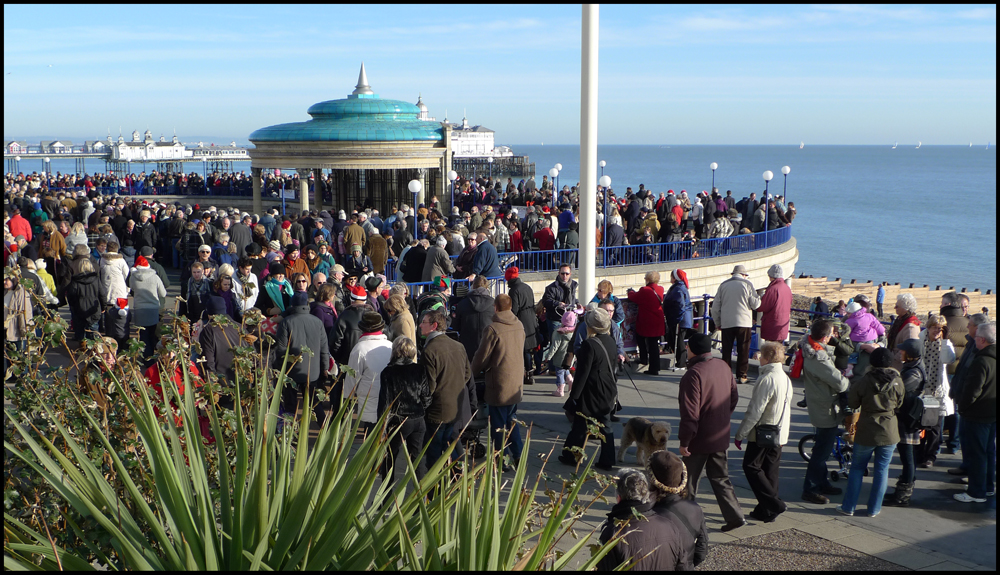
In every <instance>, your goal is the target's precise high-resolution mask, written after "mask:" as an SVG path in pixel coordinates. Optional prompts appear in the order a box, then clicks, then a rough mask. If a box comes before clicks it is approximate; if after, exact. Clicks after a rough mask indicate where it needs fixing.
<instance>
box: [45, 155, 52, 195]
mask: <svg viewBox="0 0 1000 575" xmlns="http://www.w3.org/2000/svg"><path fill="white" fill-rule="evenodd" d="M45 188H46V189H49V190H51V189H52V160H50V159H49V157H48V156H45Z"/></svg>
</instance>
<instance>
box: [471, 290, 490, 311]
mask: <svg viewBox="0 0 1000 575" xmlns="http://www.w3.org/2000/svg"><path fill="white" fill-rule="evenodd" d="M467 297H468V300H469V303H470V304H472V310H473V311H474V312H476V313H484V312H488V311H490V310H491V309H493V297H492V296H491V295H490V292H488V291H486V288H476V289H474V290H472V291H470V292H469V295H468V296H467Z"/></svg>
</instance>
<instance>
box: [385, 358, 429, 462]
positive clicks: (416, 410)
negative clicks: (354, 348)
mask: <svg viewBox="0 0 1000 575" xmlns="http://www.w3.org/2000/svg"><path fill="white" fill-rule="evenodd" d="M379 384H380V385H381V389H379V393H378V417H382V414H383V413H385V410H386V409H387V408H390V407H389V406H390V404H391V405H392V407H391V412H392V416H391V417H390V422H389V423H390V425H394V424H395V423H396V422H395V421H393V419H395V420H399V419H402V418H404V417H407V418H411V419H415V418H422V417H423V416H424V413H426V410H427V407H428V406H430V404H431V400H432V399H433V396H432V395H431V388H430V385H428V383H427V370H426V369H425V368H424V366H423V365H421V364H419V363H416V362H412V363H393V364H390V365H388V366H386V368H385V369H383V370H382V374H381V377H380V381H379ZM414 455H415V454H414Z"/></svg>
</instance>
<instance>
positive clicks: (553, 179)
mask: <svg viewBox="0 0 1000 575" xmlns="http://www.w3.org/2000/svg"><path fill="white" fill-rule="evenodd" d="M558 175H559V170H558V169H556V168H552V169H550V170H549V178H551V184H552V196H551V200H550V201H549V207H550V208H554V207H556V187H555V186H556V176H558Z"/></svg>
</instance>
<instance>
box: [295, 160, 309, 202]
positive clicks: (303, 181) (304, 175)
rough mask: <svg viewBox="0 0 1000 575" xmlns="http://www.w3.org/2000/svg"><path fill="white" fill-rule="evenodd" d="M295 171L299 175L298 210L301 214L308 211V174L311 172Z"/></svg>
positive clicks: (304, 170) (305, 169) (299, 169)
mask: <svg viewBox="0 0 1000 575" xmlns="http://www.w3.org/2000/svg"><path fill="white" fill-rule="evenodd" d="M295 171H296V172H297V173H298V174H299V209H300V213H301V212H307V211H309V174H311V173H312V170H310V169H309V168H296V169H295Z"/></svg>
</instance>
